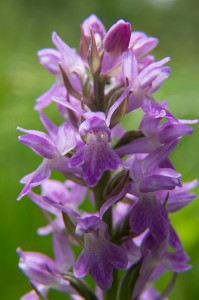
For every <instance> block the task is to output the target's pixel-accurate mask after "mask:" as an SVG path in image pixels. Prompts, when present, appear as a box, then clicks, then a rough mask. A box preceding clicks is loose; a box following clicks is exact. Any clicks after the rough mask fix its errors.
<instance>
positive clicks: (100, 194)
mask: <svg viewBox="0 0 199 300" xmlns="http://www.w3.org/2000/svg"><path fill="white" fill-rule="evenodd" d="M109 179H110V171H106V172H104V174H103V176H102V178H101V179H100V181H99V182H98V184H97V185H96V186H95V187H94V188H93V192H94V197H95V208H96V210H97V211H99V210H100V208H101V206H102V205H103V204H104V202H105V197H104V190H105V187H106V185H107V182H108V181H109ZM103 219H104V221H105V222H106V223H107V225H108V230H109V234H110V235H111V234H112V210H111V208H109V210H108V211H107V212H106V213H105V214H104V217H103Z"/></svg>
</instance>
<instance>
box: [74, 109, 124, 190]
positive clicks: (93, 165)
mask: <svg viewBox="0 0 199 300" xmlns="http://www.w3.org/2000/svg"><path fill="white" fill-rule="evenodd" d="M85 117H86V120H85V121H84V122H83V123H82V124H81V125H80V127H79V132H80V134H81V135H86V144H85V145H84V146H83V147H81V148H79V149H78V150H77V152H76V153H75V154H74V155H73V156H72V157H71V158H70V160H69V167H72V168H74V167H80V166H82V172H83V179H84V180H85V182H86V184H87V185H88V186H90V187H93V186H95V185H96V184H97V183H98V181H99V180H100V178H101V176H102V175H103V173H104V172H105V171H106V170H116V169H117V168H118V167H119V166H120V165H121V160H120V158H119V156H118V155H117V154H116V152H115V151H114V150H113V149H112V148H111V147H110V146H109V142H110V140H111V136H110V135H111V131H110V129H109V128H108V127H107V125H106V122H105V117H104V114H103V113H97V114H96V113H88V114H87V115H85Z"/></svg>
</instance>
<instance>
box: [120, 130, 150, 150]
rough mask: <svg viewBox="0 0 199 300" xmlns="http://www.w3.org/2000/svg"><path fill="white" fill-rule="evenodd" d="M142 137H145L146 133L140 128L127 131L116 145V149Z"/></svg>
mask: <svg viewBox="0 0 199 300" xmlns="http://www.w3.org/2000/svg"><path fill="white" fill-rule="evenodd" d="M141 137H144V134H143V133H142V132H141V131H140V130H131V131H127V132H126V133H125V134H124V135H123V136H122V137H121V139H120V140H119V141H118V142H117V144H116V145H115V146H114V149H117V148H119V147H122V146H124V145H127V144H129V143H131V142H133V141H134V140H137V139H139V138H141Z"/></svg>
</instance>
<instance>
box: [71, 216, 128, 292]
mask: <svg viewBox="0 0 199 300" xmlns="http://www.w3.org/2000/svg"><path fill="white" fill-rule="evenodd" d="M76 234H77V235H78V236H83V237H84V243H85V246H84V249H83V251H82V252H81V254H80V256H79V258H78V260H77V261H76V262H75V265H74V268H73V271H74V274H75V276H77V277H84V276H85V275H86V274H87V273H88V272H89V273H90V274H91V276H92V277H93V279H94V280H95V282H96V284H97V285H98V286H99V287H100V288H102V289H104V290H107V289H109V288H110V287H111V284H112V273H113V270H114V269H125V268H126V266H127V256H126V253H125V251H124V249H122V248H121V247H120V246H118V245H116V244H113V243H112V242H110V241H109V236H108V232H107V225H106V224H105V223H103V222H102V220H101V219H100V218H98V217H96V216H91V217H86V218H82V219H81V220H80V221H79V222H78V225H77V227H76Z"/></svg>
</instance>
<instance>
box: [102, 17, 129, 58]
mask: <svg viewBox="0 0 199 300" xmlns="http://www.w3.org/2000/svg"><path fill="white" fill-rule="evenodd" d="M130 37H131V24H130V23H128V22H125V21H123V20H119V21H118V22H117V23H116V24H114V25H113V26H112V27H111V28H110V29H109V31H108V32H107V34H106V36H105V37H104V40H103V45H104V49H105V50H106V51H107V52H110V53H111V54H112V55H114V56H116V55H120V54H122V53H123V52H124V51H126V50H127V49H128V46H129V41H130Z"/></svg>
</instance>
